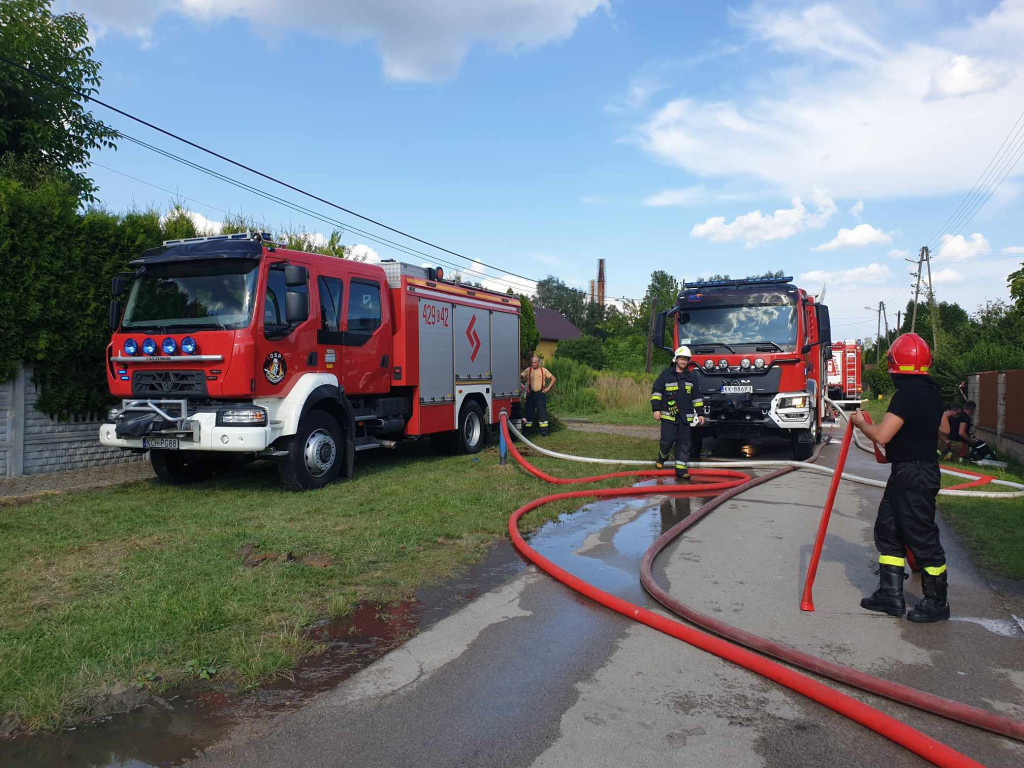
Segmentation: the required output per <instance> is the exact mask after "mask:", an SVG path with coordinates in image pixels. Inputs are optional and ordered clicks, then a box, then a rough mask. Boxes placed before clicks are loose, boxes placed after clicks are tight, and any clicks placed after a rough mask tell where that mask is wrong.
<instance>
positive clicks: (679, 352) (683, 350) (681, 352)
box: [672, 344, 693, 360]
mask: <svg viewBox="0 0 1024 768" xmlns="http://www.w3.org/2000/svg"><path fill="white" fill-rule="evenodd" d="M677 357H693V354H692V353H691V352H690V348H689V347H688V346H686V345H685V344H684V345H683V346H681V347H679V348H677V349H676V352H675V354H674V355H672V359H673V360H675V359H676V358H677Z"/></svg>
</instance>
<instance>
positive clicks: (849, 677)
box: [501, 415, 1024, 766]
mask: <svg viewBox="0 0 1024 768" xmlns="http://www.w3.org/2000/svg"><path fill="white" fill-rule="evenodd" d="M501 429H502V433H503V436H504V438H505V441H506V443H507V447H508V450H509V452H510V453H511V454H512V456H513V457H514V458H515V459H516V461H517V462H518V463H519V464H520V466H522V467H523V468H524V469H525V470H526V471H528V472H530V474H532V475H534V476H535V477H538V478H540V479H542V480H545V481H546V482H552V483H556V484H579V483H593V482H598V481H600V480H604V479H607V478H611V477H628V476H633V477H657V476H669V475H672V474H674V472H673V470H661V471H658V470H636V471H633V472H614V473H610V474H606V475H597V476H593V477H588V478H556V477H553V476H552V475H549V474H547V473H545V472H543V471H542V470H539V469H537V468H536V467H534V466H533V465H532V464H530V463H529V462H528V461H527V460H526V459H525V458H524V457H523V456H522V454H520V453H519V451H518V450H517V449H516V447H515V444H514V443H513V442H512V439H511V435H510V432H509V430H510V429H511V431H512V432H514V433H515V434H516V435H517V437H519V438H520V439H523V440H524V442H526V443H527V444H528V445H531V446H532V445H533V444H532V443H530V442H529V441H526V440H525V438H523V437H522V435H520V434H519V432H518V430H516V429H515V428H514V427H511V425H510V424H509V423H508V420H507V418H506V417H505V416H504V415H503V416H502V417H501ZM534 447H535V446H534ZM819 451H820V449H819ZM541 452H542V453H545V454H548V455H552V454H554V455H556V456H557V457H559V458H568V459H576V460H579V459H580V457H570V456H568V455H566V454H555V452H553V451H547V450H544V449H541ZM815 458H816V456H815ZM587 460H588V461H591V462H595V463H616V464H623V463H633V464H641V463H642V464H651V463H652V462H620V461H616V460H607V459H587ZM723 464H724V466H723ZM783 464H784V465H785V466H782V467H779V466H778V463H776V462H756V461H755V462H735V463H715V464H714V466H713V467H706V465H704V466H702V467H701V468H698V469H696V470H695V471H694V472H693V474H694V475H695V476H696V477H697V478H698V479H700V480H703V479H704V478H706V477H710V478H726V479H724V480H718V481H716V482H710V483H708V482H701V483H698V484H695V485H680V486H671V492H672V493H679V494H683V495H691V496H696V495H702V496H703V495H707V493H708V492H709V491H723V492H724V493H723V495H722V496H719V497H718V498H716V499H715V500H714V501H712V502H711V503H710V504H709V505H705V506H704V507H702V508H701V510H699V511H698V512H697V513H696V514H695V515H693V516H691V517H690V518H687V520H686V521H684V522H685V523H688V525H686V527H687V528H688V527H689V526H690V525H693V524H694V523H696V522H697V521H698V520H699V519H701V518H702V517H705V516H706V515H707V514H709V513H710V512H711V511H713V509H715V508H717V507H718V506H720V505H721V504H723V503H724V502H725V501H727V500H728V499H729V498H732V497H733V496H735V495H737V494H738V493H741V492H742V491H743V490H746V489H747V488H750V487H753V486H754V485H758V484H760V483H763V482H767V481H769V480H771V479H774V478H775V477H778V476H779V475H781V474H784V473H785V472H790V471H793V470H794V469H797V468H800V467H813V466H814V465H808V464H804V463H801V462H784V463H783ZM765 465H769V466H774V467H776V468H778V469H779V470H780V471H778V472H777V473H772V474H771V475H768V476H765V477H761V478H758V479H756V480H753V479H751V478H750V477H749V475H744V476H742V477H738V475H743V473H739V472H731V471H730V470H732V469H735V468H736V466H740V467H748V466H765ZM705 467H706V468H705ZM818 469H824V468H818ZM826 471H828V470H826ZM843 477H844V478H846V475H843ZM863 479H866V478H863ZM871 484H872V485H873V484H874V482H872V483H871ZM666 490H667V489H666V487H665V486H646V487H633V488H606V489H588V490H581V491H568V492H564V493H556V494H551V495H548V496H543V497H541V498H538V499H534V500H533V501H531V502H529V503H528V504H525V505H523V506H522V507H520V508H519V509H517V510H516V511H515V513H513V515H512V517H511V518H510V519H509V535H510V537H511V538H512V542H513V544H514V545H515V547H516V548H517V549H518V550H519V552H520V553H522V554H523V556H524V557H526V558H527V559H528V560H529V561H530V562H532V563H534V564H535V565H537V566H538V567H539V568H541V569H542V570H544V571H545V572H546V573H548V574H549V575H551V576H553V577H554V578H556V579H558V580H559V581H561V582H562V583H564V584H566V585H567V586H570V587H572V588H573V589H574V590H576V591H578V592H580V593H581V594H584V595H586V596H587V597H590V598H591V599H593V600H595V601H597V602H599V603H601V604H602V605H605V606H606V607H609V608H612V609H613V610H615V611H617V612H619V613H621V614H623V615H625V616H629V617H631V618H633V619H635V620H637V621H640V622H642V623H644V624H647V625H648V626H650V627H653V628H655V629H658V630H659V631H661V632H665V633H666V634H669V635H671V636H673V637H676V638H678V639H680V640H684V641H685V642H687V643H690V644H691V645H694V646H696V647H698V648H701V649H702V650H706V651H708V652H710V653H714V654H715V655H717V656H719V657H721V658H724V659H727V660H729V661H732V662H734V663H737V664H740V665H741V666H743V667H745V668H747V669H750V670H752V671H754V672H757V673H758V674H761V675H763V676H765V677H768V678H769V679H771V680H774V681H776V682H778V683H780V684H782V685H785V686H786V687H787V688H790V689H791V690H793V691H796V692H798V693H800V694H802V695H804V696H807V697H809V698H811V699H813V700H814V701H817V702H818V703H820V704H823V705H824V706H827V707H829V708H830V709H832V710H834V711H836V712H838V713H840V714H842V715H844V716H846V717H849V718H851V719H852V720H854V721H856V722H858V723H860V724H861V725H864V726H865V727H868V728H870V729H871V730H873V731H875V732H876V733H879V734H881V735H883V736H885V737H886V738H889V739H891V740H892V741H894V742H895V743H897V744H900V745H901V746H903V747H905V748H906V749H908V750H910V751H912V752H914V753H915V754H917V755H919V756H920V757H923V758H924V759H926V760H928V761H929V762H931V763H933V764H935V765H940V766H977V765H980V764H979V763H977V762H976V761H974V760H972V759H971V758H969V757H967V756H965V755H963V754H961V753H959V752H957V751H956V750H954V749H952V748H951V747H949V746H948V745H945V744H943V743H941V742H939V741H937V740H935V739H933V738H931V737H929V736H926V735H925V734H923V733H921V732H920V731H917V730H916V729H914V728H911V727H909V726H907V725H905V724H903V723H901V722H899V721H898V720H896V719H894V718H891V717H889V716H888V715H885V714H884V713H882V712H879V711H878V710H876V709H874V708H872V707H870V706H868V705H866V704H864V703H862V702H860V701H857V700H856V699H854V698H852V697H850V696H848V695H846V694H844V693H841V692H839V691H837V690H835V689H833V688H830V687H828V686H826V685H824V684H823V683H820V682H818V681H816V680H814V679H812V678H810V677H807V676H806V675H803V674H801V673H799V672H796V671H794V670H792V669H789V668H788V667H785V666H783V665H781V664H779V663H778V662H775V661H772V660H770V659H768V658H765V657H764V656H760V655H758V654H757V653H754V652H752V651H750V650H747V648H745V647H742V646H744V645H746V646H747V647H750V648H755V649H756V650H758V651H760V652H762V653H765V654H767V655H774V656H776V657H777V658H783V656H782V652H783V651H787V650H788V651H793V653H794V654H797V655H798V656H804V657H806V658H803V659H799V660H792V659H786V660H787V661H788V662H789V663H792V664H794V665H796V666H801V665H800V664H799V661H803V662H804V665H803V666H804V668H805V669H807V670H808V671H812V672H815V673H816V674H821V675H823V676H826V677H829V676H830V675H829V674H828V672H829V671H832V672H834V673H835V674H836V675H837V676H836V677H835V678H834V679H837V680H840V681H842V682H849V683H850V684H852V685H857V687H862V688H864V690H872V689H871V688H868V687H867V685H869V684H870V681H868V680H864V679H861V678H860V677H859V676H860V675H863V674H864V673H859V672H857V671H856V670H852V669H849V668H847V667H843V666H842V665H831V662H826V661H824V660H823V659H817V658H816V657H813V656H810V654H800V652H797V651H795V649H788V648H787V647H786V646H783V645H781V644H775V643H772V642H771V641H769V640H766V639H764V638H759V637H757V636H755V635H751V634H750V633H744V632H743V631H742V630H738V629H736V628H734V627H729V626H728V625H724V624H721V626H719V627H718V628H717V629H711V630H710V631H712V632H715V633H716V634H715V635H713V634H708V633H706V632H702V631H700V630H697V629H694V628H693V627H690V626H688V625H686V624H683V623H682V622H679V621H675V620H672V619H668V618H666V617H664V616H660V615H658V614H655V613H653V612H651V611H649V610H647V609H645V608H642V607H640V606H637V605H634V604H632V603H629V602H628V601H626V600H623V599H621V598H619V597H616V596H615V595H612V594H609V593H607V592H604V591H603V590H600V589H598V588H596V587H594V586H593V585H590V584H587V583H586V582H584V581H582V580H581V579H579V578H577V577H576V576H573V575H572V574H571V573H569V572H567V571H565V570H564V569H562V568H560V567H559V566H557V565H555V564H554V563H552V562H551V561H549V560H548V559H547V558H545V557H544V556H543V555H541V554H540V553H538V552H536V551H535V550H534V549H533V548H532V547H530V546H529V544H527V543H526V541H525V540H524V539H523V537H522V536H521V535H520V533H519V529H518V521H519V519H520V518H522V517H523V516H524V515H526V514H528V513H529V512H531V511H533V510H535V509H537V508H539V507H541V506H543V505H545V504H548V503H551V502H553V501H557V500H559V499H570V498H612V497H623V496H641V495H653V494H663V493H665V492H666ZM999 495H1000V496H1009V495H1010V494H999ZM711 504H713V505H714V506H711ZM709 507H710V508H709ZM676 528H679V526H676ZM676 528H673V529H672V531H669V532H667V533H666V534H665V535H664V536H662V537H661V538H659V540H658V541H657V542H655V546H657V545H658V543H659V542H661V543H662V547H661V548H664V546H665V545H667V543H668V542H669V541H671V538H675V536H672V537H671V538H669V536H670V534H672V532H673V531H675V530H676ZM681 530H685V528H683V529H681ZM681 530H680V531H677V532H676V534H675V535H676V536H677V535H678V534H679V533H681ZM651 549H652V550H653V549H654V546H652V548H651ZM659 551H660V550H659ZM656 554H657V553H656V552H655V553H654V554H651V551H650V550H649V551H648V553H647V555H645V557H644V563H645V564H646V568H642V570H643V571H644V572H645V573H646V574H647V575H648V579H649V575H650V566H651V564H652V563H653V560H654V557H655V556H656ZM649 580H650V579H649ZM650 581H651V584H652V585H653V586H655V588H657V585H654V584H653V580H650ZM644 586H645V587H648V584H647V583H646V582H645V584H644ZM648 589H650V587H648ZM662 592H663V591H662ZM666 596H667V595H666ZM655 597H656V598H658V596H657V595H655ZM669 599H671V598H669ZM680 605H681V604H680ZM666 607H670V609H672V606H668V605H666ZM682 607H683V608H684V609H685V610H686V611H687V612H690V613H692V614H693V615H694V617H697V618H700V619H707V620H708V622H709V626H710V624H711V622H713V621H714V620H711V619H710V618H709V617H703V616H702V614H699V613H697V612H695V611H692V609H689V608H687V607H686V606H682ZM686 618H688V619H689V620H691V621H694V623H697V624H698V625H699V626H702V625H701V624H700V622H699V621H696V620H695V619H691V618H690V617H689V616H686ZM719 630H724V631H719ZM733 632H734V633H737V636H738V637H739V639H736V638H733V637H732V635H731V634H730V633H733ZM719 634H720V635H722V637H728V638H729V639H730V640H732V642H729V641H727V640H724V639H722V637H719V636H716V635H719ZM755 641H756V642H757V643H758V644H763V646H764V647H758V646H757V645H755V644H754V642H755ZM734 643H737V644H734ZM773 651H775V652H776V653H773ZM795 658H796V657H795ZM829 665H831V666H834V667H836V669H833V670H829ZM851 673H852V674H851ZM839 675H842V676H843V677H840V676H839ZM864 677H866V678H871V677H872V676H870V675H864ZM872 679H873V680H876V681H878V682H880V683H885V684H886V685H889V686H892V687H891V688H888V689H886V690H885V692H882V693H881V695H886V696H888V697H889V698H893V699H895V700H897V701H904V700H905V699H904V697H907V699H909V701H907V703H910V704H911V705H912V706H918V707H919V708H921V709H926V710H927V711H935V712H936V714H943V715H944V716H950V714H946V712H947V711H948V712H950V713H951V714H952V715H955V717H954V719H958V720H960V721H961V722H970V723H971V724H972V725H978V727H982V728H986V729H988V730H992V731H994V732H996V733H1001V734H1003V735H1007V736H1010V737H1011V738H1016V739H1022V740H1024V723H1020V722H1017V721H1013V720H1010V719H1009V718H1001V717H1000V716H997V715H992V714H990V713H987V712H984V711H983V710H978V709H976V708H974V707H969V706H967V705H962V704H958V703H957V702H949V701H948V700H946V699H941V697H935V696H932V695H931V694H927V693H924V692H921V691H916V690H915V689H912V688H907V687H906V686H896V685H895V684H891V683H889V682H888V681H882V680H879V679H878V678H872ZM858 683H862V685H858ZM931 707H935V708H934V709H932V708H931ZM961 708H962V709H961ZM973 720H976V721H977V722H973ZM1000 721H1002V722H1000Z"/></svg>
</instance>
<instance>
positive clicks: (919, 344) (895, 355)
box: [886, 333, 932, 375]
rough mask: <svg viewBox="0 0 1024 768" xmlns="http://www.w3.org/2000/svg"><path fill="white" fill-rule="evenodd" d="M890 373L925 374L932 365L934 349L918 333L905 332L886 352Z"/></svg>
mask: <svg viewBox="0 0 1024 768" xmlns="http://www.w3.org/2000/svg"><path fill="white" fill-rule="evenodd" d="M886 357H887V358H888V359H889V373H909V374H918V375H925V374H927V373H928V369H929V368H931V367H932V351H931V350H930V349H928V344H926V343H925V340H924V339H922V338H921V337H920V336H918V335H917V334H916V333H904V334H903V335H902V336H900V337H899V338H897V339H896V341H894V342H893V343H892V346H891V347H889V351H888V352H887V353H886Z"/></svg>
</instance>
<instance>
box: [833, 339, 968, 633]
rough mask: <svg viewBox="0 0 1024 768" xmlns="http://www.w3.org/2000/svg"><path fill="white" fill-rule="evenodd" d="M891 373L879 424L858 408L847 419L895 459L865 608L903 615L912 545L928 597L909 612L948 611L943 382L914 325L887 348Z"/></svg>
mask: <svg viewBox="0 0 1024 768" xmlns="http://www.w3.org/2000/svg"><path fill="white" fill-rule="evenodd" d="M887 356H888V361H889V373H890V375H891V376H892V380H893V383H894V384H895V385H896V393H895V394H894V395H893V396H892V401H891V402H890V403H889V409H888V411H887V412H886V414H885V417H884V418H883V419H882V421H881V422H880V423H879V424H868V423H867V422H866V421H865V419H864V414H863V412H861V411H860V410H859V409H858V410H857V411H856V413H854V414H853V415H852V416H851V417H850V421H851V422H853V424H854V426H856V427H857V429H859V430H860V431H861V432H863V433H864V435H865V436H866V437H867V438H868V439H869V440H873V441H874V442H876V443H880V444H882V445H885V447H886V449H885V454H886V457H887V458H888V459H889V462H890V463H891V464H892V469H891V471H890V474H889V480H888V482H887V483H886V485H885V493H883V494H882V503H881V504H880V505H879V507H878V516H877V517H876V518H875V546H876V547H877V548H878V553H879V556H878V562H879V585H878V589H877V590H875V592H874V593H873V594H872V595H871V596H870V597H865V598H864V599H863V600H861V601H860V604H861V607H862V608H867V609H868V610H870V611H880V612H882V613H888V614H889V615H891V616H902V615H903V612H904V610H905V609H906V601H905V600H904V598H903V580H904V579H905V578H906V576H905V574H904V571H903V565H904V563H905V562H906V560H905V558H906V553H907V550H909V551H910V553H911V554H912V555H913V556H914V559H915V560H917V562H918V564H919V565H920V566H921V590H922V591H923V592H924V599H923V600H922V601H921V602H920V603H918V604H917V606H916V607H915V608H912V609H911V610H910V612H909V613H907V618H908V619H910V620H911V621H915V622H922V623H926V622H933V621H942V620H945V619H948V618H949V603H948V602H947V601H946V578H947V574H946V554H945V552H944V551H943V549H942V544H941V542H940V541H939V528H938V526H937V525H936V524H935V497H936V495H937V494H938V492H939V463H938V461H937V460H936V456H935V445H936V442H937V441H938V438H939V433H940V432H942V433H948V431H949V420H948V417H947V416H946V415H945V412H944V409H943V405H942V398H941V396H940V395H939V388H938V387H937V386H936V384H935V383H934V382H933V381H932V380H931V378H930V377H929V376H928V369H929V368H930V367H931V363H932V353H931V350H929V349H928V345H927V344H926V343H925V341H924V339H922V338H921V337H920V336H918V335H917V334H916V333H905V334H903V335H902V336H900V337H899V338H898V339H896V340H895V341H894V342H893V343H892V346H891V347H890V348H889V352H888V355H887Z"/></svg>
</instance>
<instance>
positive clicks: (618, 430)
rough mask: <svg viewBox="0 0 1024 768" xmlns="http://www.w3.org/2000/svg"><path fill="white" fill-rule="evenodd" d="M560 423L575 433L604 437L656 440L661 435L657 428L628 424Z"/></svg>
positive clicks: (573, 420)
mask: <svg viewBox="0 0 1024 768" xmlns="http://www.w3.org/2000/svg"><path fill="white" fill-rule="evenodd" d="M562 423H563V424H565V426H567V427H568V428H569V429H572V430H575V431H577V432H599V433H601V434H605V435H623V436H625V437H639V438H640V439H642V440H657V439H658V437H659V435H660V434H661V432H660V428H659V427H658V426H651V427H643V426H640V425H629V424H595V423H594V422H592V421H582V420H578V419H562Z"/></svg>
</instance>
